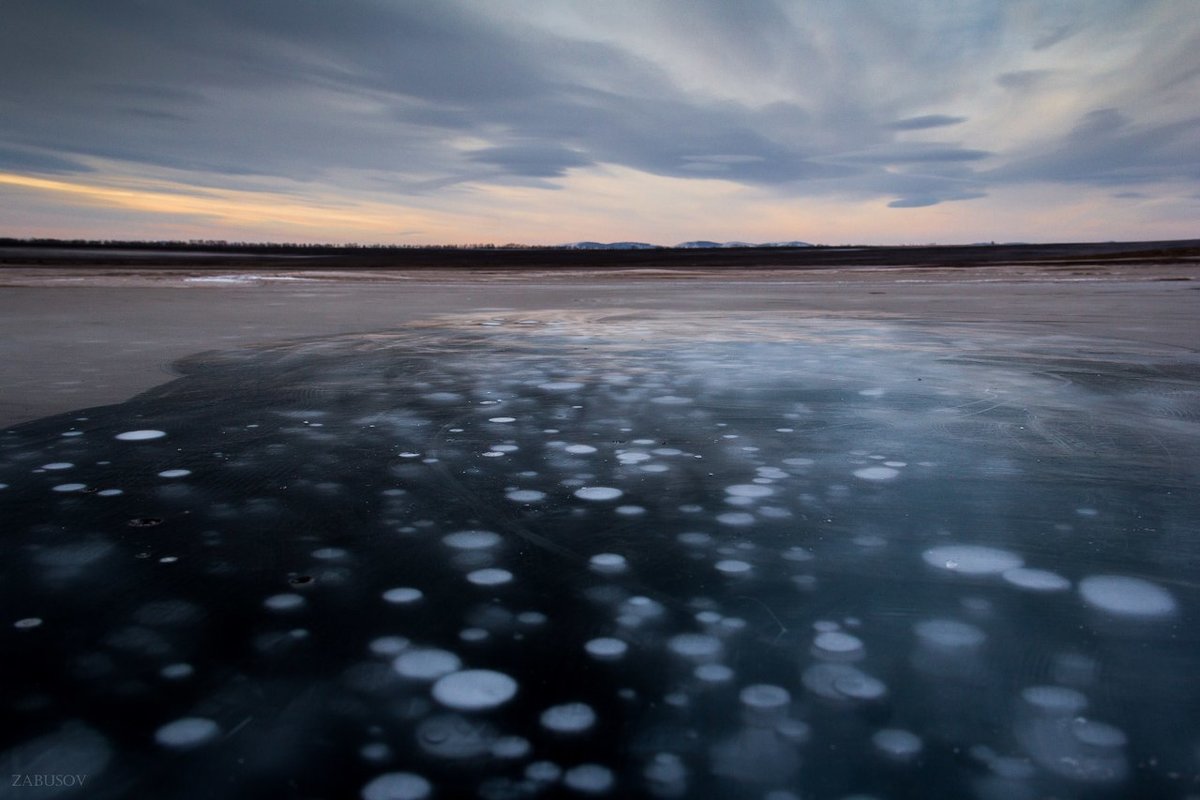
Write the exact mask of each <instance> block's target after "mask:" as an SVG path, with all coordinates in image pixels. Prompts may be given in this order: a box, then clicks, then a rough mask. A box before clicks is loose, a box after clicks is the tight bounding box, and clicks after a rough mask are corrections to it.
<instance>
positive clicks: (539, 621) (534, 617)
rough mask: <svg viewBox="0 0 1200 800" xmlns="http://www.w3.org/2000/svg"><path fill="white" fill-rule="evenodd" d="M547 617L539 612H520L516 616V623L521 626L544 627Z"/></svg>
mask: <svg viewBox="0 0 1200 800" xmlns="http://www.w3.org/2000/svg"><path fill="white" fill-rule="evenodd" d="M546 620H547V617H546V615H545V614H543V613H542V612H540V611H522V612H521V613H520V614H517V622H519V623H521V624H522V625H530V626H535V627H536V626H538V625H545V624H546Z"/></svg>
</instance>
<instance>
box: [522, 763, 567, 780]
mask: <svg viewBox="0 0 1200 800" xmlns="http://www.w3.org/2000/svg"><path fill="white" fill-rule="evenodd" d="M525 777H526V778H528V779H529V780H531V781H533V782H534V783H554V782H555V781H556V780H558V779H559V778H561V777H562V768H561V767H559V766H558V765H557V764H555V763H554V762H553V761H534V762H533V763H532V764H530V765H529V766H528V767H526V768H525Z"/></svg>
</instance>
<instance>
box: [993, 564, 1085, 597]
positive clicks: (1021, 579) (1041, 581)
mask: <svg viewBox="0 0 1200 800" xmlns="http://www.w3.org/2000/svg"><path fill="white" fill-rule="evenodd" d="M1000 577H1001V578H1003V579H1004V580H1005V582H1007V583H1010V584H1012V585H1013V586H1015V587H1017V588H1018V589H1025V590H1026V591H1030V592H1063V591H1066V590H1067V589H1070V588H1071V582H1070V581H1069V580H1067V579H1066V578H1064V577H1063V576H1062V575H1059V574H1057V573H1054V572H1050V571H1048V570H1044V569H1030V568H1028V567H1014V568H1013V569H1006V570H1004V572H1003V573H1001V575H1000Z"/></svg>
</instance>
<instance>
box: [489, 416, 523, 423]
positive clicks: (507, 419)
mask: <svg viewBox="0 0 1200 800" xmlns="http://www.w3.org/2000/svg"><path fill="white" fill-rule="evenodd" d="M516 421H517V418H516V417H488V422H499V423H508V422H516Z"/></svg>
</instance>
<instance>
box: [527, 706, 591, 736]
mask: <svg viewBox="0 0 1200 800" xmlns="http://www.w3.org/2000/svg"><path fill="white" fill-rule="evenodd" d="M540 719H541V723H542V727H543V728H545V729H546V730H550V731H554V732H555V733H583V732H584V731H586V730H588V729H589V728H591V727H592V726H593V725H595V724H596V712H595V711H593V710H592V707H591V706H589V705H587V704H586V703H564V704H562V705H559V706H551V707H550V708H547V709H546V710H545V711H543V712H542V716H541V718H540Z"/></svg>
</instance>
